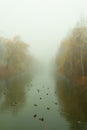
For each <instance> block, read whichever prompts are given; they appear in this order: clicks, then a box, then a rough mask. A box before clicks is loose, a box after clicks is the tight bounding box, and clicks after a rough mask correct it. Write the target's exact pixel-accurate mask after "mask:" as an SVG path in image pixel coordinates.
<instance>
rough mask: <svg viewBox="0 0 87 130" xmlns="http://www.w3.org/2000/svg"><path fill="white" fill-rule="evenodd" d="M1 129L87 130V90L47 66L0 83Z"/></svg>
mask: <svg viewBox="0 0 87 130" xmlns="http://www.w3.org/2000/svg"><path fill="white" fill-rule="evenodd" d="M0 97H1V98H0V130H19V129H21V130H58V129H59V130H86V129H87V125H86V122H87V90H86V88H81V87H78V86H75V85H72V83H71V82H69V81H68V80H67V79H64V78H63V79H61V80H60V79H59V81H58V84H56V83H55V79H54V78H53V75H52V73H50V70H49V69H48V68H46V67H44V68H43V69H42V70H40V72H39V73H35V74H34V76H33V78H32V79H30V77H29V75H28V74H24V75H19V76H16V77H12V78H10V79H9V80H8V81H5V80H3V81H1V82H0Z"/></svg>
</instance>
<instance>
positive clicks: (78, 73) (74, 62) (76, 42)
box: [56, 23, 87, 83]
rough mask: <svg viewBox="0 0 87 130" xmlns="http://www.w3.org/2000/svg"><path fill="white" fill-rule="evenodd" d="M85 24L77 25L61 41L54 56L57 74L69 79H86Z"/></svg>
mask: <svg viewBox="0 0 87 130" xmlns="http://www.w3.org/2000/svg"><path fill="white" fill-rule="evenodd" d="M86 56H87V24H84V23H83V24H80V25H77V26H76V27H75V28H74V29H73V30H72V32H71V33H70V34H69V35H68V36H67V38H65V39H64V40H63V41H62V42H61V46H60V50H59V53H58V54H57V58H56V64H57V65H56V67H57V69H56V70H57V71H56V73H57V75H65V76H66V77H67V78H69V79H70V80H74V81H75V80H77V81H79V80H81V82H83V83H84V82H85V81H86V80H87V67H86V66H87V58H86Z"/></svg>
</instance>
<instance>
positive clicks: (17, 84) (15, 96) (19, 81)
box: [0, 74, 30, 112]
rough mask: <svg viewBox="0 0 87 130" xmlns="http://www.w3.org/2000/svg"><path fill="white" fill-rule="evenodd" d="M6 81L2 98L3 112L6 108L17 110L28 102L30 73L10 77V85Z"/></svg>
mask: <svg viewBox="0 0 87 130" xmlns="http://www.w3.org/2000/svg"><path fill="white" fill-rule="evenodd" d="M1 82H2V81H1ZM5 82H6V81H3V83H2V90H1V91H2V100H1V106H0V110H1V112H3V111H5V110H9V111H12V112H17V111H18V110H20V108H22V106H23V105H24V104H25V102H26V89H27V86H29V83H30V79H29V75H28V74H25V75H20V76H18V77H14V78H9V79H8V86H7V84H5Z"/></svg>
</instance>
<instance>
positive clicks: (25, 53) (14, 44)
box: [0, 37, 32, 78]
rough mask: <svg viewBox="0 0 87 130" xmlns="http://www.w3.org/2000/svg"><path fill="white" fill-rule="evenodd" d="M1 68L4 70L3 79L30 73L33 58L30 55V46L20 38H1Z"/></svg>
mask: <svg viewBox="0 0 87 130" xmlns="http://www.w3.org/2000/svg"><path fill="white" fill-rule="evenodd" d="M0 46H1V47H2V48H0V49H1V51H0V66H3V67H2V68H3V69H2V70H3V71H2V74H3V76H2V75H1V77H3V78H9V77H11V76H14V75H17V74H20V73H24V72H25V71H30V67H31V62H32V58H31V56H30V53H29V45H28V44H27V43H25V42H23V41H22V40H21V39H20V38H19V37H14V38H13V39H11V40H9V39H5V38H0Z"/></svg>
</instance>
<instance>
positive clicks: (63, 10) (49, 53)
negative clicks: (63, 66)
mask: <svg viewBox="0 0 87 130" xmlns="http://www.w3.org/2000/svg"><path fill="white" fill-rule="evenodd" d="M83 16H84V17H85V18H86V17H87V0H0V36H4V37H6V38H12V37H14V36H16V35H19V36H20V37H21V38H22V40H24V41H26V42H27V43H28V44H29V45H30V52H31V53H32V55H33V56H35V57H36V58H37V59H39V60H41V61H49V60H51V58H53V57H54V56H55V54H56V52H57V49H58V47H59V45H60V43H61V40H62V39H63V38H64V37H65V36H66V35H67V33H69V30H71V29H72V28H73V27H74V26H75V25H76V23H77V22H78V21H79V20H80V18H81V17H83Z"/></svg>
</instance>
